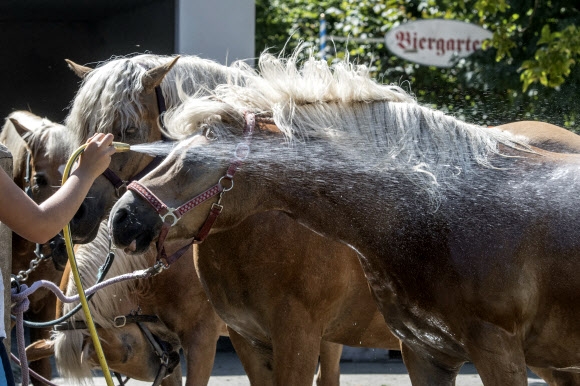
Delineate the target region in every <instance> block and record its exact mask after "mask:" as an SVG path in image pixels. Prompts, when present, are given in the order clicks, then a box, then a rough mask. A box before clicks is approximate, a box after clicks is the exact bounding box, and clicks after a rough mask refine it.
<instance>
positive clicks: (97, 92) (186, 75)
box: [66, 54, 249, 146]
mask: <svg viewBox="0 0 580 386" xmlns="http://www.w3.org/2000/svg"><path fill="white" fill-rule="evenodd" d="M174 59H175V56H161V55H149V54H144V55H137V56H133V57H122V58H113V59H111V60H109V61H107V62H104V63H101V64H100V65H98V66H97V67H96V68H95V69H94V70H92V71H91V72H89V73H88V74H87V76H86V77H85V78H84V79H83V82H82V84H81V87H80V88H79V90H78V92H77V95H76V97H75V99H74V100H73V102H72V105H71V109H70V112H69V114H68V116H67V118H66V126H67V127H69V128H71V129H72V130H73V132H74V133H75V135H76V138H75V140H74V143H75V144H76V145H77V146H80V145H81V144H82V143H84V142H85V141H86V140H87V138H89V137H90V136H91V135H93V134H94V133H95V132H105V133H109V132H111V131H112V125H113V122H114V121H115V119H119V120H120V125H121V127H122V128H123V130H124V129H126V128H128V125H129V124H130V123H131V122H135V121H139V119H138V117H139V115H140V113H142V109H143V105H142V104H141V103H140V102H139V96H140V95H141V93H142V92H143V88H142V84H141V79H142V77H143V75H144V74H145V73H146V72H147V71H148V70H150V69H152V68H155V67H157V66H160V65H162V64H166V63H168V62H170V61H172V60H174ZM244 67H247V66H244V64H243V63H242V62H238V63H236V64H234V65H232V66H231V67H226V66H223V65H221V64H218V63H216V62H213V61H211V60H206V59H201V58H198V57H196V56H181V57H180V58H179V59H178V60H177V62H176V64H175V65H174V66H173V68H172V69H171V71H169V73H168V74H167V75H166V77H165V78H164V80H163V82H162V83H161V89H162V92H163V96H164V98H165V102H166V105H167V107H168V108H169V107H171V106H175V105H177V104H179V103H180V102H181V99H182V98H183V96H184V95H194V94H195V95H205V94H207V93H208V92H209V90H212V89H213V88H215V87H216V85H218V84H222V83H226V82H228V81H229V82H233V83H237V82H239V81H241V80H240V76H241V74H242V73H245V72H246V71H244V70H243V69H244ZM248 73H249V72H248ZM177 85H180V87H181V88H179V87H178V86H177ZM121 140H123V139H122V138H121Z"/></svg>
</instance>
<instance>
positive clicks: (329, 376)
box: [316, 340, 342, 386]
mask: <svg viewBox="0 0 580 386" xmlns="http://www.w3.org/2000/svg"><path fill="white" fill-rule="evenodd" d="M341 356H342V345H341V344H338V343H332V342H327V341H325V340H323V341H322V342H320V364H319V366H318V373H317V374H316V385H317V386H338V385H340V357H341Z"/></svg>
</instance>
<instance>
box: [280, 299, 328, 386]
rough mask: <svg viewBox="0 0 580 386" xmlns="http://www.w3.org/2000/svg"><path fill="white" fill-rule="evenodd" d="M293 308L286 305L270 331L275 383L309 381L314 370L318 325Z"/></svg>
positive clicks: (317, 347)
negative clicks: (286, 307) (285, 310)
mask: <svg viewBox="0 0 580 386" xmlns="http://www.w3.org/2000/svg"><path fill="white" fill-rule="evenodd" d="M296 308H297V307H295V308H294V309H292V307H289V309H290V310H291V311H288V313H284V314H283V315H281V318H280V319H278V320H277V321H276V322H274V325H275V326H276V328H275V329H273V330H272V331H271V334H272V348H273V352H274V368H273V369H274V384H275V385H278V386H281V385H297V386H299V385H312V381H313V380H314V375H315V374H316V366H317V365H318V356H319V355H320V342H321V331H322V328H316V327H315V323H314V321H312V320H311V318H310V317H309V316H310V315H308V314H307V313H302V312H300V311H299V310H297V309H296ZM282 319H284V320H282ZM297 321H298V322H297Z"/></svg>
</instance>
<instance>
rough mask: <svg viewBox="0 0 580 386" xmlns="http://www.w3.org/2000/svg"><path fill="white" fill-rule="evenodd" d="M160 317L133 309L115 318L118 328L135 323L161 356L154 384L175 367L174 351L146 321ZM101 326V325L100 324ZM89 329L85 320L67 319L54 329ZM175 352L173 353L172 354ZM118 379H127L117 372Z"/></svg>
mask: <svg viewBox="0 0 580 386" xmlns="http://www.w3.org/2000/svg"><path fill="white" fill-rule="evenodd" d="M158 321H159V317H157V315H142V314H140V309H138V310H136V311H131V313H129V314H128V315H121V316H117V317H115V318H114V319H113V325H114V326H115V327H116V328H121V327H124V326H126V325H127V324H129V323H135V324H136V325H137V327H139V330H140V331H141V333H142V334H143V336H145V339H147V342H148V343H149V344H150V345H151V348H153V350H154V351H155V354H156V355H157V356H158V357H159V369H158V370H157V375H156V376H155V380H154V382H153V386H157V385H159V384H160V383H161V381H162V380H163V379H164V378H165V377H166V376H167V375H169V374H171V373H172V372H173V368H172V367H170V365H171V359H174V358H173V357H174V356H175V354H173V352H172V351H169V350H167V347H165V344H161V343H159V340H158V339H159V338H157V337H156V336H155V335H153V333H152V332H151V331H150V330H149V328H147V325H146V324H145V323H157V322H158ZM99 327H100V326H99ZM84 329H87V325H86V323H85V321H84V320H75V321H71V320H67V321H66V322H63V323H59V324H57V325H55V326H54V331H70V330H84ZM172 354H173V355H172ZM115 375H116V376H117V379H119V381H120V384H121V385H124V384H125V383H126V382H127V380H128V379H127V380H125V381H123V380H122V379H121V377H120V374H118V373H117V372H115Z"/></svg>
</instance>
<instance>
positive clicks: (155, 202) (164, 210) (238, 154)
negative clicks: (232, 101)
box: [127, 113, 256, 268]
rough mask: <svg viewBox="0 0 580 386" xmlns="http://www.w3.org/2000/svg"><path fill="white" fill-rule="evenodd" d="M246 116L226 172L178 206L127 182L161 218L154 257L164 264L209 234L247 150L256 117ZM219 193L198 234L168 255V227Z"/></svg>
mask: <svg viewBox="0 0 580 386" xmlns="http://www.w3.org/2000/svg"><path fill="white" fill-rule="evenodd" d="M244 118H245V120H246V125H245V127H244V137H245V141H244V142H240V143H238V145H237V146H236V149H235V151H234V159H233V160H232V161H231V163H230V166H229V167H228V170H227V171H226V174H225V175H223V176H222V177H221V178H220V179H219V180H218V182H217V183H216V184H215V185H213V186H212V187H210V188H209V189H207V190H205V191H204V192H202V193H200V194H198V195H197V196H195V197H194V198H192V199H191V200H189V201H187V202H186V203H185V204H183V205H181V206H179V207H178V208H175V209H174V208H170V207H168V206H167V205H165V204H164V203H163V202H162V201H161V200H160V199H159V198H158V197H157V196H156V195H155V194H153V192H152V191H151V190H149V189H148V188H147V187H145V186H144V185H142V184H141V183H140V182H139V181H133V182H131V183H130V184H129V186H127V189H129V190H132V191H134V192H135V193H138V194H139V195H140V196H141V197H143V198H144V199H145V201H147V202H148V203H149V204H150V205H151V206H152V207H153V208H154V209H155V211H156V212H157V213H158V214H159V217H161V220H162V221H163V226H162V227H161V232H160V233H159V239H158V240H157V260H158V261H160V260H161V259H164V260H165V262H166V263H165V268H167V267H169V265H171V264H173V263H174V262H175V261H176V260H177V259H179V258H180V257H181V255H183V254H184V253H185V251H187V249H188V248H189V247H190V245H192V244H200V243H201V242H203V241H204V240H205V238H206V237H207V236H208V234H209V232H210V230H211V228H212V226H213V224H214V222H215V221H216V220H217V218H218V216H219V215H220V213H221V212H222V209H223V206H222V205H221V204H220V203H221V200H222V196H223V194H224V193H225V192H227V191H229V190H231V189H232V188H233V187H234V174H235V173H236V171H237V170H238V168H239V167H240V165H241V164H242V162H243V161H244V160H245V159H246V158H247V157H248V155H249V154H250V139H251V138H252V134H253V133H254V127H255V125H256V118H255V115H254V114H253V113H246V114H245V115H244ZM224 179H225V180H229V182H230V184H229V187H227V188H224V187H223V186H222V180H224ZM218 194H219V199H218V202H217V203H214V204H212V206H211V209H210V212H209V215H208V216H207V218H206V220H205V222H204V224H203V225H202V227H201V228H200V230H199V232H198V234H197V236H195V237H193V239H192V240H191V241H190V242H188V243H187V244H186V245H185V246H183V247H182V248H180V249H179V250H178V251H177V252H175V253H173V255H171V256H169V257H168V256H167V254H166V253H165V248H164V246H163V243H164V242H165V237H166V236H167V233H168V232H169V228H171V227H172V226H173V225H175V224H176V223H177V222H178V221H179V219H180V218H181V217H182V216H183V215H184V214H185V213H187V212H189V211H190V210H192V209H193V208H195V207H197V206H199V205H201V204H202V203H204V202H205V201H207V200H209V199H210V198H212V197H215V196H216V195H218Z"/></svg>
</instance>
